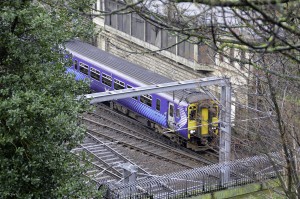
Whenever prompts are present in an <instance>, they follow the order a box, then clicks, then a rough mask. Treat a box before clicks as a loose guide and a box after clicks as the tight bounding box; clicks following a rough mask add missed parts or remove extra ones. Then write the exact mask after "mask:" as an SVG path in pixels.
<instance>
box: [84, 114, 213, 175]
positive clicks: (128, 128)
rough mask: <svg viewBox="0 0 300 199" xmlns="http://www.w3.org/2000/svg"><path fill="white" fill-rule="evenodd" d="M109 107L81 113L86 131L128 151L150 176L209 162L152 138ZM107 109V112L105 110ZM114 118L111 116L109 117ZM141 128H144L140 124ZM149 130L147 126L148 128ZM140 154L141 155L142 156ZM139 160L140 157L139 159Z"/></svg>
mask: <svg viewBox="0 0 300 199" xmlns="http://www.w3.org/2000/svg"><path fill="white" fill-rule="evenodd" d="M101 111H102V110H101ZM110 111H112V110H110V109H108V110H106V111H105V112H103V111H102V112H100V114H99V112H98V113H89V114H84V115H83V117H82V120H83V121H84V123H85V124H86V125H87V126H88V132H89V134H91V135H93V136H94V137H96V138H97V139H98V140H100V141H101V142H103V143H107V144H109V145H110V146H114V147H115V148H118V149H117V150H118V151H122V153H123V152H124V153H127V155H126V156H127V157H130V159H133V160H134V162H136V163H138V162H141V165H142V166H141V168H145V169H148V170H149V172H151V173H152V174H153V175H162V174H165V173H171V172H176V171H180V170H186V169H191V168H196V167H201V166H205V165H208V164H212V163H213V162H212V161H209V160H207V159H205V158H201V157H199V155H198V154H196V155H194V154H190V153H187V152H185V151H181V150H179V149H177V148H175V147H172V146H168V145H167V144H166V143H164V142H161V141H160V140H159V139H158V138H156V139H155V138H152V137H151V136H149V133H145V132H144V130H142V131H141V128H140V127H138V128H137V125H136V122H135V124H134V125H131V122H127V121H126V120H127V118H126V120H125V121H124V120H122V119H120V117H124V116H123V115H121V116H118V118H117V116H115V115H114V113H113V112H110ZM108 112H110V113H108ZM112 118H113V119H112ZM143 128H144V127H143ZM147 130H148V129H147ZM142 156H143V157H142ZM141 159H142V160H141Z"/></svg>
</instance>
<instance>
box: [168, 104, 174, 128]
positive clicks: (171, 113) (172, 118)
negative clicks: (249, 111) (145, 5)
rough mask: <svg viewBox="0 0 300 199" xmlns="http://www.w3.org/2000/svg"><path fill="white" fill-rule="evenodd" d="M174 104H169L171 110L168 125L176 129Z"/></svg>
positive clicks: (169, 110)
mask: <svg viewBox="0 0 300 199" xmlns="http://www.w3.org/2000/svg"><path fill="white" fill-rule="evenodd" d="M174 123H175V118H174V104H173V103H172V102H169V108H168V124H169V127H170V128H171V129H174Z"/></svg>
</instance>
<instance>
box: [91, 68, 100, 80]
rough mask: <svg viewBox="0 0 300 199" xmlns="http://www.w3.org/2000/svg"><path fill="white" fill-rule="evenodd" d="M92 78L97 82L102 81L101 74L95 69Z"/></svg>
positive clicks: (92, 71)
mask: <svg viewBox="0 0 300 199" xmlns="http://www.w3.org/2000/svg"><path fill="white" fill-rule="evenodd" d="M91 77H92V78H93V79H95V80H98V81H99V80H100V72H99V71H98V70H96V69H94V68H91Z"/></svg>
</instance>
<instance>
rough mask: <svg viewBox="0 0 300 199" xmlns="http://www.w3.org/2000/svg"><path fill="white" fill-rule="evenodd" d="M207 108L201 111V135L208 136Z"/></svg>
mask: <svg viewBox="0 0 300 199" xmlns="http://www.w3.org/2000/svg"><path fill="white" fill-rule="evenodd" d="M208 125H209V122H208V108H202V109H201V135H208V133H209V132H208Z"/></svg>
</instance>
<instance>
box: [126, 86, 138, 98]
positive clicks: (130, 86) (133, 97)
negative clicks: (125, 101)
mask: <svg viewBox="0 0 300 199" xmlns="http://www.w3.org/2000/svg"><path fill="white" fill-rule="evenodd" d="M127 88H133V87H132V86H130V85H127ZM132 98H133V99H136V100H137V99H138V97H137V96H134V97H132Z"/></svg>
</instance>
